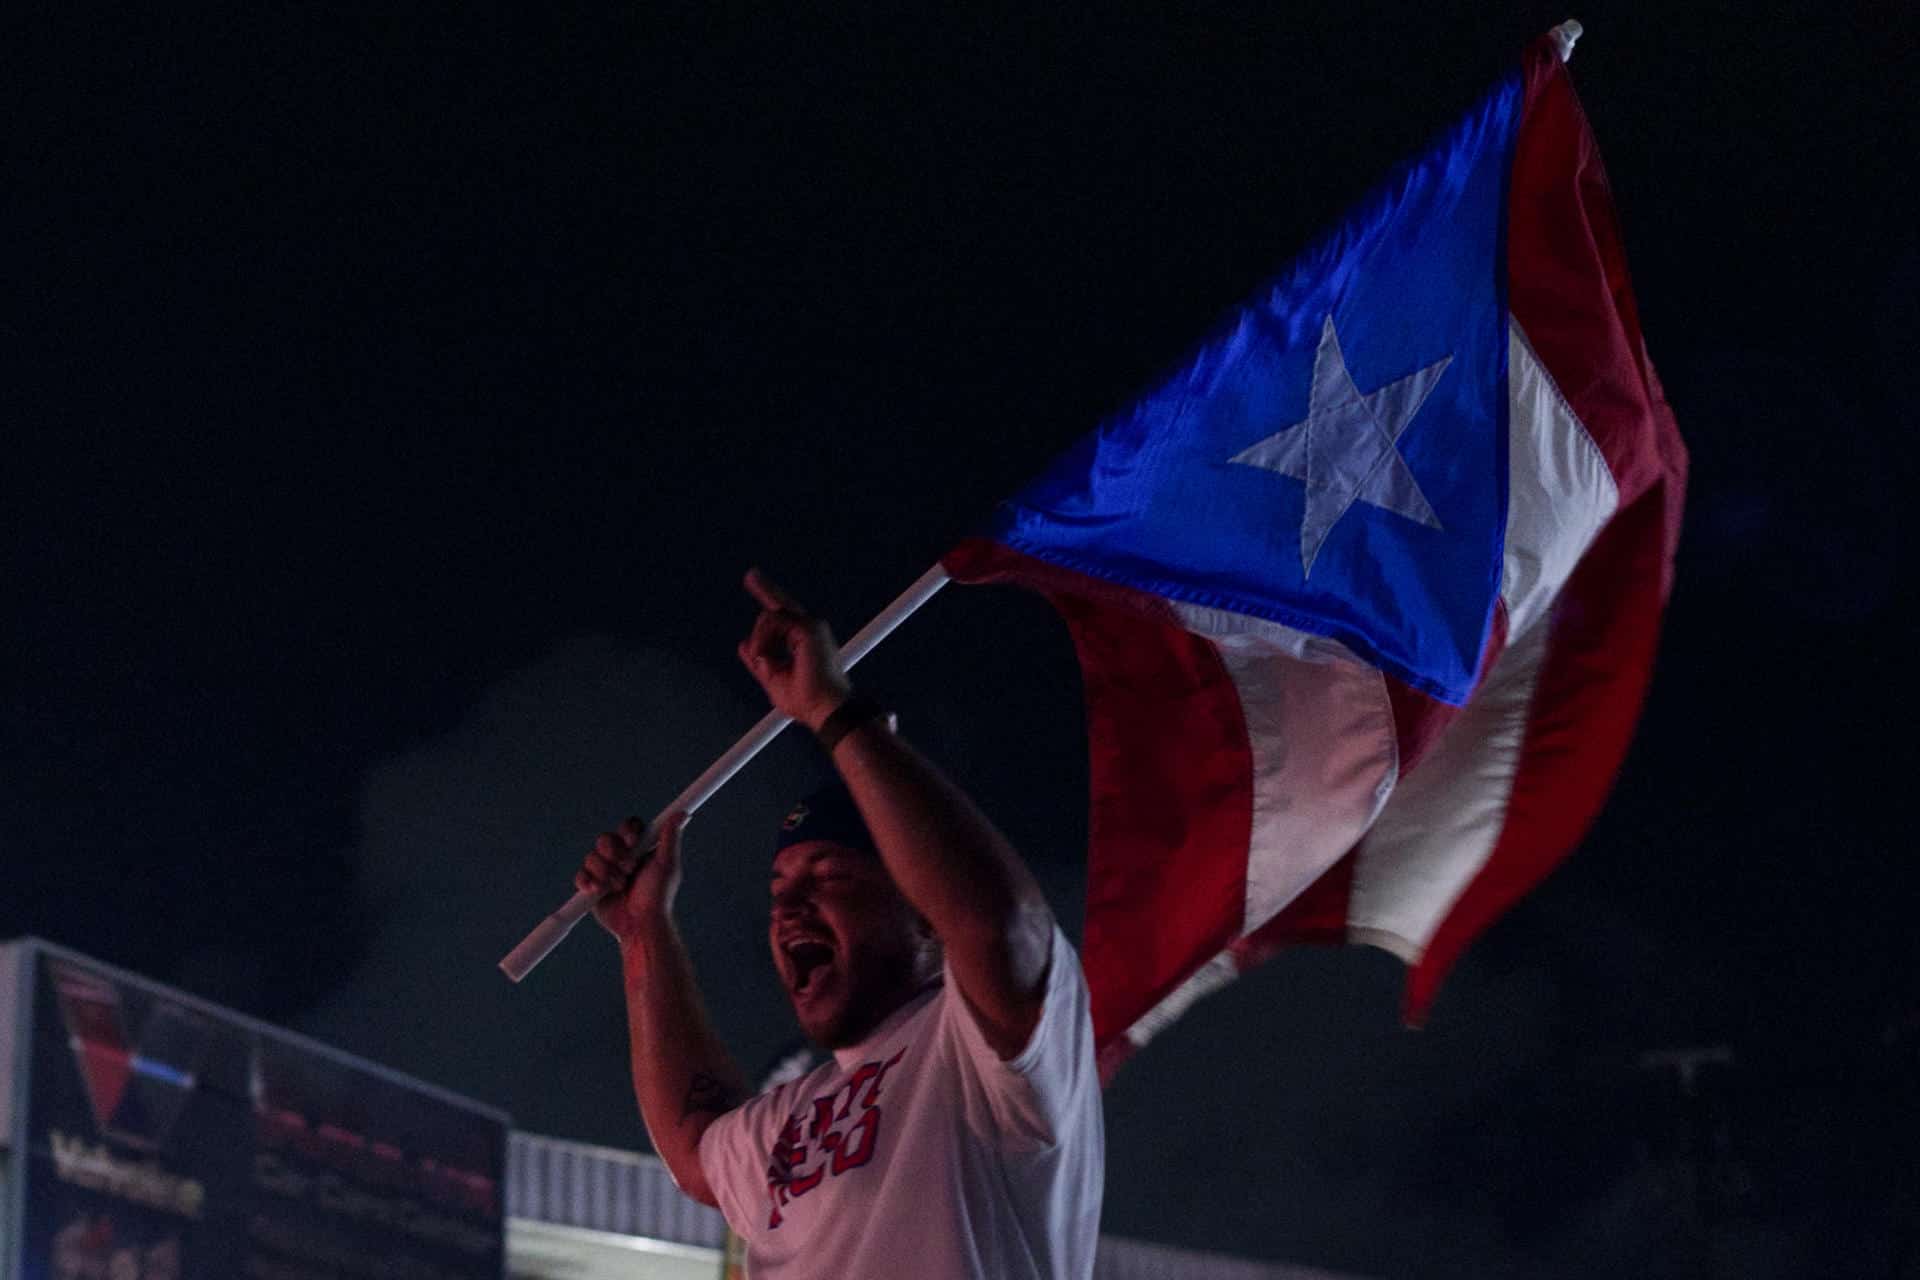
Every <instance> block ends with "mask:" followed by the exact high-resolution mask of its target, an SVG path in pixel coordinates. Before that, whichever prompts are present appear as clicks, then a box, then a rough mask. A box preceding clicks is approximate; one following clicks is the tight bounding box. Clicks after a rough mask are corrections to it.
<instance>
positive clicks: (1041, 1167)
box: [700, 926, 1106, 1280]
mask: <svg viewBox="0 0 1920 1280" xmlns="http://www.w3.org/2000/svg"><path fill="white" fill-rule="evenodd" d="M700 1165H701V1168H702V1170H703V1171H704V1172H705V1173H706V1175H707V1182H708V1184H709V1185H710V1186H711V1187H712V1188H713V1192H714V1195H715V1196H716V1197H717V1198H718V1199H719V1201H720V1210H721V1212H722V1213H724V1214H725V1215H726V1218H727V1222H728V1224H729V1225H731V1226H732V1227H733V1229H734V1230H735V1231H736V1232H738V1233H739V1234H740V1235H741V1236H743V1237H744V1238H745V1239H746V1241H747V1265H748V1270H749V1273H750V1274H751V1276H752V1277H753V1280H813V1278H815V1277H818V1278H819V1280H879V1278H881V1277H891V1276H909V1275H910V1276H914V1277H925V1278H926V1280H972V1278H974V1277H979V1278H981V1280H1026V1278H1027V1277H1035V1278H1036V1280H1037V1278H1039V1277H1046V1278H1047V1280H1055V1278H1060V1280H1084V1278H1085V1277H1088V1276H1091V1275H1092V1274H1093V1250H1094V1242H1095V1240H1096V1238H1097V1237H1098V1234H1099V1227H1100V1194H1101V1190H1102V1188H1103V1185H1104V1179H1105V1175H1106V1133H1105V1130H1104V1128H1103V1126H1102V1120H1101V1115H1100V1079H1099V1073H1098V1072H1097V1071H1096V1070H1095V1066H1094V1057H1093V1023H1092V1020H1091V1018H1090V1017H1089V1015H1088V1009H1087V983H1086V979H1085V977H1083V976H1082V974H1081V972H1080V961H1079V957H1077V956H1075V955H1074V953H1073V947H1072V946H1071V945H1070V944H1069V943H1068V942H1067V939H1066V936H1065V935H1064V934H1062V933H1061V932H1060V930H1059V928H1058V926H1056V927H1055V928H1054V931H1053V943H1052V951H1051V953H1050V956H1049V959H1048V964H1047V992H1046V1003H1045V1006H1044V1008H1043V1009H1042V1011H1041V1014H1040V1023H1039V1026H1037V1027H1036V1028H1035V1029H1034V1033H1033V1038H1032V1039H1031V1040H1029V1041H1028V1042H1027V1044H1026V1046H1025V1047H1024V1048H1023V1049H1022V1050H1021V1051H1020V1053H1019V1054H1018V1055H1017V1056H1016V1057H1014V1058H1013V1059H1012V1060H1010V1061H1005V1062H1003V1061H1001V1059H1000V1056H999V1055H998V1054H996V1053H995V1052H994V1051H993V1047H992V1046H991V1045H989V1044H988V1043H987V1041H986V1039H985V1037H984V1036H982V1034H981V1032H980V1027H979V1024H978V1023H977V1021H976V1020H975V1017H974V1014H973V1012H972V1010H971V1009H969V1008H968V1007H967V1002H966V1001H965V1000H964V999H963V998H961V996H960V993H959V992H958V991H957V990H956V989H954V987H953V986H952V985H951V984H943V985H940V986H936V987H933V988H931V989H929V990H927V991H925V992H922V993H921V994H920V995H918V996H916V997H914V998H913V999H912V1000H911V1001H909V1002H908V1003H907V1004H906V1005H904V1006H903V1007H901V1008H900V1009H898V1010H896V1011H895V1012H894V1013H893V1014H892V1015H891V1016H890V1017H888V1019H887V1020H886V1021H885V1022H883V1023H881V1024H880V1026H879V1027H877V1028H876V1029H875V1030H874V1032H873V1034H871V1035H869V1036H868V1037H867V1038H866V1039H865V1040H863V1041H861V1042H860V1043H859V1044H857V1045H854V1046H852V1047H850V1048H845V1049H837V1050H835V1051H834V1055H833V1061H831V1062H828V1063H823V1064H822V1065H821V1066H819V1067H817V1068H815V1069H814V1070H813V1071H812V1072H810V1073H808V1074H807V1075H805V1076H802V1077H801V1078H800V1079H798V1080H794V1081H790V1082H789V1083H787V1084H783V1085H779V1086H777V1087H775V1088H773V1089H770V1090H768V1091H767V1092H766V1093H763V1094H761V1095H760V1096H759V1097H757V1098H754V1099H752V1100H751V1101H749V1102H747V1103H745V1104H743V1105H742V1106H739V1107H737V1108H735V1109H734V1110H732V1111H729V1112H727V1113H726V1114H725V1115H723V1116H721V1117H719V1118H718V1119H716V1120H715V1121H714V1122H713V1123H712V1124H710V1125H708V1126H707V1131H706V1133H705V1134H704V1135H702V1137H701V1139H700Z"/></svg>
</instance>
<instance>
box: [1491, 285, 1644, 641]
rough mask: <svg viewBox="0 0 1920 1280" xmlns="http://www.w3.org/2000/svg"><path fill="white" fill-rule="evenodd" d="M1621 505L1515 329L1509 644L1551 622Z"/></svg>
mask: <svg viewBox="0 0 1920 1280" xmlns="http://www.w3.org/2000/svg"><path fill="white" fill-rule="evenodd" d="M1619 504H1620V490H1619V486H1618V485H1617V484H1616V483H1615V482H1614V479H1613V472H1612V471H1610V470H1608V468H1607V460H1606V458H1605V456H1604V455H1602V454H1601V452H1600V446H1599V445H1597V444H1595V443H1594V442H1593V437H1592V436H1591V435H1589V434H1587V429H1586V428H1585V427H1584V426H1582V425H1581V423H1580V420H1579V419H1578V418H1576V417H1575V416H1574V414H1573V410H1572V409H1571V408H1569V407H1568V405H1567V401H1566V397H1565V396H1562V395H1561V394H1560V388H1559V387H1558V386H1556V385H1555V384H1554V381H1553V375H1551V374H1549V373H1548V372H1547V370H1546V368H1545V366H1543V365H1542V364H1541V363H1540V357H1539V356H1537V355H1535V354H1534V352H1533V345H1532V344H1531V343H1529V342H1528V341H1527V335H1526V334H1525V333H1523V332H1521V329H1520V325H1519V324H1518V322H1510V323H1509V324H1508V326H1507V540H1506V559H1505V564H1504V565H1503V566H1502V570H1501V579H1500V598H1501V599H1502V600H1503V601H1505V602H1506V606H1507V642H1508V643H1509V644H1511V643H1513V641H1514V639H1515V638H1516V637H1518V636H1522V635H1525V634H1526V633H1527V632H1529V631H1531V630H1532V629H1533V627H1534V624H1535V623H1537V622H1539V621H1540V620H1541V619H1542V618H1543V617H1545V616H1546V614H1547V611H1548V609H1549V608H1550V607H1551V606H1552V604H1553V601H1554V600H1555V599H1556V598H1557V597H1558V596H1559V594H1560V588H1561V587H1562V586H1563V585H1565V583H1566V581H1567V577H1568V575H1570V574H1571V573H1572V572H1573V567H1574V565H1576V564H1578V563H1579V562H1580V557H1581V556H1584V555H1585V554H1586V553H1587V548H1588V547H1590V546H1592V545H1593V540H1594V539H1595V538H1596V537H1598V536H1599V535H1600V530H1601V528H1602V527H1604V526H1605V525H1606V523H1607V521H1609V520H1611V519H1612V518H1613V513H1614V511H1615V509H1616V508H1618V506H1619Z"/></svg>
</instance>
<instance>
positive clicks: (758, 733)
mask: <svg viewBox="0 0 1920 1280" xmlns="http://www.w3.org/2000/svg"><path fill="white" fill-rule="evenodd" d="M946 585H947V571H946V570H945V569H942V568H941V567H940V566H939V565H937V564H936V565H934V566H933V568H931V569H929V570H927V571H926V572H925V573H923V574H921V575H920V577H919V579H918V580H917V581H915V582H914V584H913V585H912V586H910V587H908V588H907V589H906V590H905V591H903V592H901V593H900V598H899V599H897V600H895V601H894V602H893V603H892V604H890V605H888V606H887V607H886V608H884V609H882V610H881V611H880V612H879V614H878V615H877V616H875V618H874V619H873V621H872V622H869V623H868V624H867V625H866V626H864V627H862V628H860V630H859V631H857V632H856V633H854V637H853V639H851V640H849V641H847V642H846V643H845V644H844V645H842V646H840V660H841V661H842V662H844V663H845V664H846V665H847V666H848V667H851V666H853V664H854V663H856V662H858V661H860V659H862V658H864V657H866V656H867V654H869V653H871V652H872V651H873V649H874V646H876V645H878V644H879V643H880V642H881V641H882V640H885V639H886V638H887V637H888V636H889V635H890V634H892V632H893V629H894V628H895V627H897V626H899V625H900V624H901V623H903V622H905V621H906V620H907V619H908V618H910V617H912V616H913V613H914V611H915V610H916V609H918V608H919V607H920V606H921V605H923V604H925V603H926V602H927V601H929V600H931V599H933V597H934V595H935V593H937V592H938V591H939V590H940V588H942V587H944V586H946ZM791 723H792V720H791V718H790V717H788V716H786V715H784V714H782V713H781V712H779V711H769V712H767V714H766V715H764V716H762V717H761V719H760V723H759V724H756V725H755V726H753V728H751V729H749V730H748V731H747V735H746V736H745V737H744V738H741V739H740V741H738V742H736V743H734V744H733V746H732V747H730V748H729V749H728V750H727V753H726V754H725V755H723V756H721V757H720V758H719V759H718V760H715V761H714V762H713V763H712V764H711V765H708V766H707V769H706V772H704V773H702V774H701V775H700V776H699V777H697V778H695V779H694V780H693V781H692V782H691V783H689V784H688V785H687V789H686V790H684V791H682V792H681V793H680V794H679V795H677V796H675V797H674V798H673V801H672V803H670V804H668V805H667V807H666V808H664V809H662V810H661V811H660V812H659V813H658V814H657V815H655V817H654V819H653V821H652V822H649V823H648V824H647V829H646V832H645V833H644V834H643V835H642V836H641V840H640V847H641V848H646V847H648V846H649V845H651V844H652V843H653V839H654V836H655V834H656V833H657V832H658V831H659V830H660V824H661V823H662V822H663V821H665V819H666V817H667V815H668V814H671V813H676V812H678V813H688V814H690V813H692V812H693V811H694V810H696V809H698V808H699V807H700V806H701V805H703V804H705V803H706V802H707V801H708V800H709V799H710V798H712V796H713V793H714V792H716V791H718V790H719V789H720V788H721V787H722V786H724V785H725V784H726V781H727V779H729V778H731V777H732V776H733V775H734V774H736V773H738V772H740V770H741V768H742V767H744V766H745V765H746V763H747V761H749V760H751V759H753V758H754V757H755V756H757V755H759V754H760V751H761V749H762V748H764V747H765V746H766V745H767V744H768V743H769V742H772V741H773V740H774V739H775V738H776V737H778V736H779V735H780V731H781V730H782V729H784V728H786V727H787V726H788V725H789V724H791ZM593 903H594V896H593V895H592V894H590V893H586V892H579V893H575V894H574V895H573V896H572V897H571V898H568V899H567V900H566V902H565V903H563V904H562V905H561V906H560V907H559V908H558V909H557V910H555V911H554V913H553V914H552V915H550V916H548V917H547V918H546V919H545V920H542V921H541V922H540V923H539V924H538V925H536V926H535V927H534V930H533V932H532V933H529V934H528V935H527V936H526V937H525V938H524V939H522V940H521V943H520V945H519V946H517V947H515V948H514V949H513V950H511V951H509V952H508V953H507V954H506V957H505V958H504V959H502V960H501V961H500V971H501V972H502V973H504V974H506V975H507V976H508V977H509V978H511V979H513V980H514V981H515V982H518V981H520V980H521V979H522V978H524V977H526V976H527V975H528V974H529V973H532V972H533V969H534V966H535V965H537V964H539V963H540V962H541V961H542V960H544V959H546V956H547V952H549V951H551V950H553V949H554V948H555V947H557V946H559V945H560V940H561V939H562V938H564V937H566V936H567V935H568V934H569V933H571V932H572V931H573V926H574V925H576V924H579V923H580V921H581V920H582V919H583V918H585V916H586V914H587V913H588V912H589V911H591V910H592V909H593Z"/></svg>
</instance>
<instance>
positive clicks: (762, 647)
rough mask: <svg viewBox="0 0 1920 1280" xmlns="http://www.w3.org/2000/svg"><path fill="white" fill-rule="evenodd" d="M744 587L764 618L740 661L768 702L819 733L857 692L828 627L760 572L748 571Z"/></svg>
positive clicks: (742, 646) (756, 622)
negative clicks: (849, 679) (835, 712)
mask: <svg viewBox="0 0 1920 1280" xmlns="http://www.w3.org/2000/svg"><path fill="white" fill-rule="evenodd" d="M746 586H747V593H748V594H749V595H751V596H752V597H753V598H754V599H755V600H756V601H758V602H759V604H760V616H759V617H758V618H756V619H755V620H754V623H753V631H752V632H751V633H750V634H749V635H748V636H747V638H746V639H745V640H742V641H741V642H740V648H739V653H740V661H741V662H742V663H743V664H744V665H745V666H746V668H747V670H748V671H750V672H752V673H753V678H754V679H755V680H758V681H759V682H760V687H761V688H762V689H765V690H766V691H767V700H768V701H770V702H772V703H773V705H774V706H775V707H778V708H779V709H780V710H781V711H784V712H785V713H786V714H788V715H790V716H792V717H793V718H794V719H795V720H798V721H799V722H800V723H801V724H804V725H806V726H807V728H809V729H813V730H815V731H818V730H819V728H820V726H821V725H822V724H823V723H825V722H826V719H827V717H828V716H830V715H832V714H833V710H834V708H835V707H837V706H839V705H840V704H841V703H842V702H844V701H846V699H847V695H848V694H850V693H852V692H853V685H852V684H851V683H850V682H849V681H848V680H847V670H846V667H845V666H843V665H842V664H841V662H840V646H838V645H837V644H835V643H834V640H833V632H832V631H830V630H829V629H828V628H827V624H826V623H825V622H823V621H821V620H820V619H818V618H816V617H813V616H812V615H811V614H809V613H808V612H807V611H806V610H805V609H804V608H802V607H801V605H800V602H799V601H797V600H795V599H794V598H793V597H792V596H790V595H788V594H787V593H786V592H785V591H782V590H781V589H780V588H779V587H778V586H776V585H775V584H774V582H773V580H772V579H770V578H768V577H767V576H766V575H765V574H763V573H761V572H760V571H759V570H758V569H749V570H748V571H747V581H746Z"/></svg>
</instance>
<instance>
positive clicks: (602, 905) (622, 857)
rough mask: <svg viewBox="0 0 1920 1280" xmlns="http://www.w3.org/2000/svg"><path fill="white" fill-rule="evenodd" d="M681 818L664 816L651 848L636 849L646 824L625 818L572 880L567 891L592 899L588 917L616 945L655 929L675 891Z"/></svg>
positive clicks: (604, 835) (683, 819) (597, 845)
mask: <svg viewBox="0 0 1920 1280" xmlns="http://www.w3.org/2000/svg"><path fill="white" fill-rule="evenodd" d="M686 822H687V815H685V814H684V813H675V814H670V815H669V816H668V817H667V820H666V822H665V823H664V824H662V826H661V828H660V839H659V841H658V842H657V843H656V844H655V846H654V847H653V848H652V849H647V848H645V847H643V846H642V844H641V839H642V837H643V836H644V835H645V834H646V824H645V823H643V822H641V821H640V819H638V818H628V819H627V820H626V821H625V822H623V823H621V824H620V828H619V830H617V831H603V832H601V834H600V837H599V838H598V839H597V840H595V841H594V842H593V849H592V851H591V852H590V853H588V854H587V859H586V861H585V862H583V863H581V864H580V870H579V871H578V872H576V873H575V875H574V877H573V887H574V888H575V889H578V890H580V891H582V892H584V893H591V894H594V895H596V897H597V898H598V901H596V902H595V903H594V904H593V918H594V919H596V920H598V921H599V922H600V924H601V927H602V928H604V929H606V931H607V932H608V933H611V934H612V935H613V936H614V937H615V938H617V939H619V940H620V941H621V942H623V943H624V942H627V941H629V940H630V939H634V938H637V937H639V936H640V935H642V934H644V933H646V932H648V931H649V930H653V929H657V928H659V927H660V925H662V924H663V923H665V922H666V919H667V916H668V913H669V912H671V911H672V910H673V899H674V895H675V894H677V893H678V892H679V891H680V830H681V828H682V827H684V826H686Z"/></svg>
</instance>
